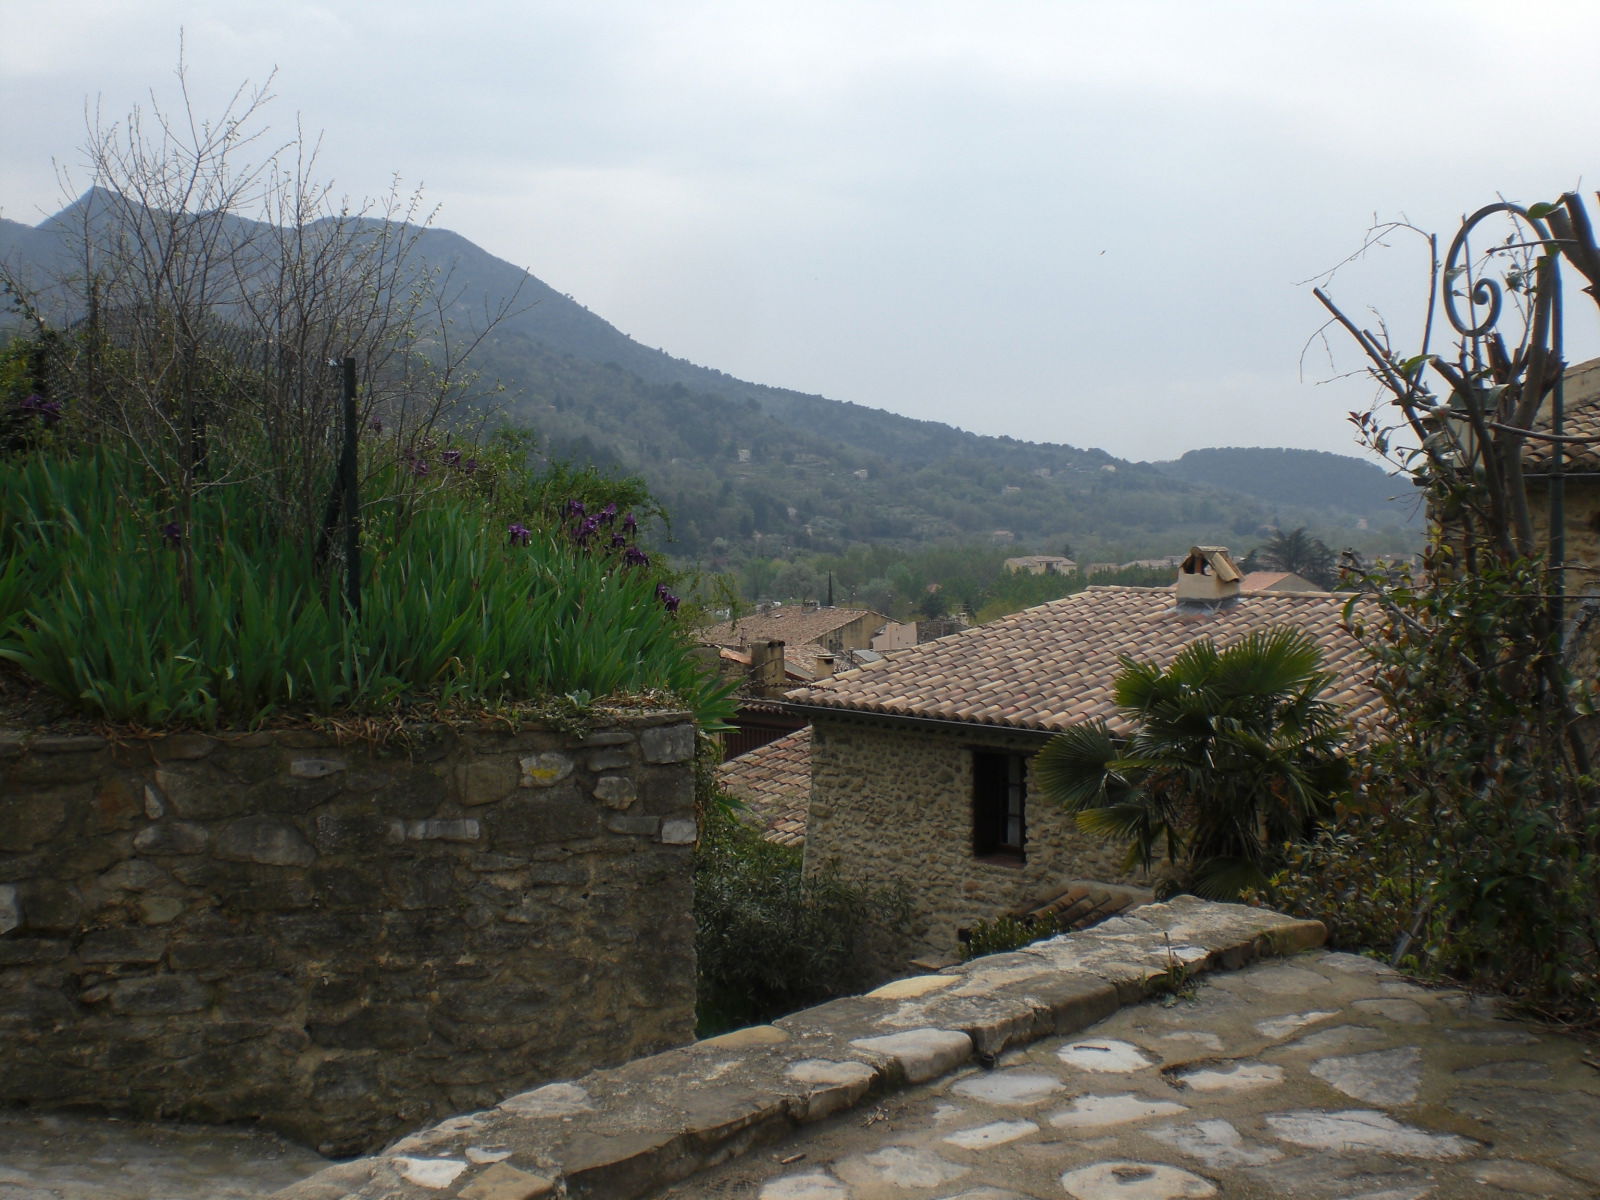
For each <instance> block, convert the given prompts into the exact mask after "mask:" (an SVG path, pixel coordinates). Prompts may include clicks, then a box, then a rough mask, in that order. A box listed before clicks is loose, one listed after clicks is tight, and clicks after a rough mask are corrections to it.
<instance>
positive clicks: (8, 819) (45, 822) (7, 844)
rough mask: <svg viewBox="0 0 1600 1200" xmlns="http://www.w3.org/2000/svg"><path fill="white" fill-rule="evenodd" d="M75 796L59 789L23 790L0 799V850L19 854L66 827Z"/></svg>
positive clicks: (45, 840) (38, 844)
mask: <svg viewBox="0 0 1600 1200" xmlns="http://www.w3.org/2000/svg"><path fill="white" fill-rule="evenodd" d="M74 799H75V797H73V796H70V795H69V794H67V793H65V792H62V791H48V792H38V793H32V794H30V793H29V792H28V791H26V790H24V791H22V792H20V793H18V794H15V795H10V796H7V797H6V798H5V799H3V800H0V851H3V852H6V853H10V854H22V853H26V852H27V851H29V850H32V849H33V848H34V847H36V846H40V845H43V844H44V843H45V842H47V841H49V840H50V839H51V838H53V837H55V836H56V835H57V834H59V833H60V832H62V830H64V829H65V828H66V825H67V819H68V817H69V815H70V813H71V807H72V802H73V800H74Z"/></svg>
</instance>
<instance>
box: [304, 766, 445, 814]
mask: <svg viewBox="0 0 1600 1200" xmlns="http://www.w3.org/2000/svg"><path fill="white" fill-rule="evenodd" d="M324 782H326V781H324ZM334 786H335V787H337V786H338V783H337V781H335V783H334ZM344 793H345V797H346V798H348V797H354V796H362V797H366V798H370V799H371V800H372V801H374V802H376V805H377V807H378V808H379V810H380V811H382V813H383V814H384V815H385V816H387V817H391V818H394V819H397V820H403V821H418V820H421V819H423V818H424V817H431V816H433V815H434V814H435V813H437V812H438V811H439V809H440V808H441V807H442V806H443V805H445V804H447V803H449V802H450V787H449V785H448V784H447V783H446V782H445V780H444V778H443V777H441V776H439V775H436V774H435V773H434V772H433V771H432V770H430V769H428V768H427V767H420V766H414V765H412V764H410V763H395V764H393V765H385V766H384V767H382V768H374V769H372V770H364V771H361V772H359V773H356V772H352V773H351V775H350V776H349V777H347V778H345V779H344Z"/></svg>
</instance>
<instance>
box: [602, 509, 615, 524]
mask: <svg viewBox="0 0 1600 1200" xmlns="http://www.w3.org/2000/svg"><path fill="white" fill-rule="evenodd" d="M616 519H617V506H616V505H615V504H608V505H606V506H605V507H604V508H602V509H601V510H600V520H601V521H602V522H603V523H604V524H607V525H609V524H611V522H613V521H615V520H616Z"/></svg>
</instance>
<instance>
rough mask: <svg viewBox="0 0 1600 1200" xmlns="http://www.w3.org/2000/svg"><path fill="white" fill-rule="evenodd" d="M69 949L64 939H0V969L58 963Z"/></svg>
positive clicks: (68, 944)
mask: <svg viewBox="0 0 1600 1200" xmlns="http://www.w3.org/2000/svg"><path fill="white" fill-rule="evenodd" d="M70 948H71V945H70V943H69V942H68V941H67V939H66V938H34V937H0V967H23V966H37V965H38V964H40V963H54V962H60V961H61V960H62V959H64V958H66V957H67V951H68V950H69V949H70Z"/></svg>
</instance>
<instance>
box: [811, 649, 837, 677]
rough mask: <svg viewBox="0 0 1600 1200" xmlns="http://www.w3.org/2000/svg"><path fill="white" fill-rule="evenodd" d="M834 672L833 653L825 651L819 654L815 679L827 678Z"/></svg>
mask: <svg viewBox="0 0 1600 1200" xmlns="http://www.w3.org/2000/svg"><path fill="white" fill-rule="evenodd" d="M832 674H833V655H832V654H830V653H828V652H827V651H824V652H823V653H821V654H819V655H817V673H816V675H815V676H813V678H814V679H827V678H828V677H829V676H831V675H832Z"/></svg>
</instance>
